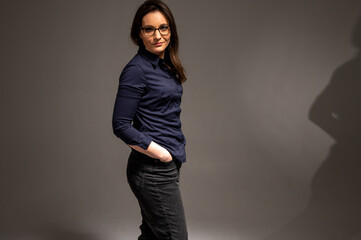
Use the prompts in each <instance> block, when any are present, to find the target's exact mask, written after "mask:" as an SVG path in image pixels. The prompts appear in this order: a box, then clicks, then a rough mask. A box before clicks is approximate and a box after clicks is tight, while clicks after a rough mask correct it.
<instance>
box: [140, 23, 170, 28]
mask: <svg viewBox="0 0 361 240" xmlns="http://www.w3.org/2000/svg"><path fill="white" fill-rule="evenodd" d="M161 26H168V24H167V23H162V24H160V25H159V27H161ZM145 27H152V28H156V27H154V26H153V25H144V26H143V28H145Z"/></svg>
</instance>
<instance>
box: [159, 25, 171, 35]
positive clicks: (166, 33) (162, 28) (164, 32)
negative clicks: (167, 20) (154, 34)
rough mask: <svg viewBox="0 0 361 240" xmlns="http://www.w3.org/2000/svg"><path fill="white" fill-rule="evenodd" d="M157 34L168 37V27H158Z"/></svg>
mask: <svg viewBox="0 0 361 240" xmlns="http://www.w3.org/2000/svg"><path fill="white" fill-rule="evenodd" d="M159 32H160V34H162V35H168V34H169V27H168V26H164V27H160V28H159Z"/></svg>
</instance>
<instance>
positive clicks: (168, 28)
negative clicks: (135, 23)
mask: <svg viewBox="0 0 361 240" xmlns="http://www.w3.org/2000/svg"><path fill="white" fill-rule="evenodd" d="M146 28H153V30H154V31H153V34H151V35H146V34H145V33H144V29H146ZM161 28H164V26H162V27H159V28H155V27H145V28H144V27H141V28H140V30H142V31H143V34H144V36H147V37H152V36H154V35H155V32H156V31H157V30H158V32H159V34H160V35H162V36H168V35H169V34H170V27H169V26H167V30H168V33H167V34H163V33H161V32H160V29H161Z"/></svg>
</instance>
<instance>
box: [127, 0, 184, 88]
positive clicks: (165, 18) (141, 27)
mask: <svg viewBox="0 0 361 240" xmlns="http://www.w3.org/2000/svg"><path fill="white" fill-rule="evenodd" d="M130 36H131V39H132V40H133V42H134V43H135V44H136V45H138V46H140V47H144V48H145V49H147V50H148V51H149V52H152V53H154V54H156V55H158V56H159V57H162V58H163V57H164V58H165V59H166V61H167V60H169V61H170V63H171V65H173V66H171V67H172V68H173V70H174V71H175V73H176V74H177V75H178V77H179V79H180V81H181V82H184V81H185V80H186V77H185V73H184V69H183V66H182V64H181V62H180V60H179V58H178V33H177V28H176V24H175V21H174V17H173V14H172V12H171V11H170V9H169V8H168V6H167V5H166V4H165V3H163V2H162V1H160V0H147V1H145V2H144V3H143V4H142V5H141V6H140V7H139V8H138V10H137V12H136V14H135V17H134V20H133V24H132V28H131V32H130Z"/></svg>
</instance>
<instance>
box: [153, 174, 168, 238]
mask: <svg viewBox="0 0 361 240" xmlns="http://www.w3.org/2000/svg"><path fill="white" fill-rule="evenodd" d="M153 184H154V187H155V189H156V193H157V197H158V199H159V202H160V203H161V208H162V212H163V214H164V216H166V221H167V227H168V232H169V237H170V238H171V239H172V229H171V227H170V224H169V217H168V214H167V211H166V210H165V209H164V200H162V199H161V198H160V195H159V191H158V186H157V183H156V182H155V181H154V176H153Z"/></svg>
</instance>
